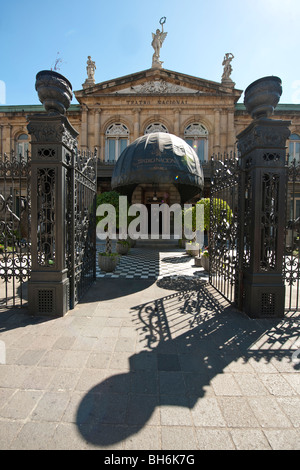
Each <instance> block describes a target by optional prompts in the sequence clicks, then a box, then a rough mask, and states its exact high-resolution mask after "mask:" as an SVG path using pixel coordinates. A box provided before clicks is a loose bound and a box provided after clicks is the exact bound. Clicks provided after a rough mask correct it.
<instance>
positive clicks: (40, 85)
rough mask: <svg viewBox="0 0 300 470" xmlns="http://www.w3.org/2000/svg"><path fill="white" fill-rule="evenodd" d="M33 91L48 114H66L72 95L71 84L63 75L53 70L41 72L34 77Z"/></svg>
mask: <svg viewBox="0 0 300 470" xmlns="http://www.w3.org/2000/svg"><path fill="white" fill-rule="evenodd" d="M35 89H36V91H37V93H38V97H39V100H40V102H41V103H42V104H43V106H44V108H45V109H46V111H48V113H55V114H58V113H59V114H65V113H66V110H67V109H68V108H69V106H70V104H71V100H72V97H73V94H72V85H71V83H70V82H69V80H67V79H66V78H65V77H64V76H63V75H61V74H60V73H57V72H54V71H53V70H42V71H41V72H38V74H37V75H36V82H35Z"/></svg>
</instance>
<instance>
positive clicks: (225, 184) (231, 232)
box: [209, 153, 240, 304]
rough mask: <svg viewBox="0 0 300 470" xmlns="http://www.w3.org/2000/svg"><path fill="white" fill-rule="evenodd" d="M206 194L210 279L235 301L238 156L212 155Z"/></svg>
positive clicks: (236, 295) (236, 292) (236, 280)
mask: <svg viewBox="0 0 300 470" xmlns="http://www.w3.org/2000/svg"><path fill="white" fill-rule="evenodd" d="M211 165H212V171H211V174H212V179H211V196H210V229H209V254H210V274H209V279H210V283H211V284H212V285H213V286H214V287H215V288H216V289H217V290H218V291H219V292H220V293H221V294H222V295H224V297H225V298H226V299H228V300H229V301H230V302H231V303H233V304H236V303H237V302H238V292H239V289H238V286H239V274H238V254H239V250H238V227H239V219H238V203H239V180H240V168H239V160H238V158H237V157H236V156H235V154H234V153H231V154H225V155H220V154H219V155H217V156H213V157H212V160H211Z"/></svg>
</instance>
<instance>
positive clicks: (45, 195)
mask: <svg viewBox="0 0 300 470" xmlns="http://www.w3.org/2000/svg"><path fill="white" fill-rule="evenodd" d="M27 129H28V132H29V134H30V135H31V155H32V157H31V234H32V238H31V261H32V272H31V279H30V281H29V282H28V305H29V313H30V314H32V315H50V316H63V315H64V314H65V313H66V312H67V311H68V310H69V279H68V272H67V171H68V167H70V166H71V165H72V161H73V155H74V150H75V148H76V146H77V136H78V133H77V131H76V130H75V129H74V128H73V127H72V126H71V124H70V122H69V121H68V119H67V118H66V117H65V116H63V115H61V114H52V115H51V114H48V115H45V114H36V115H33V116H31V117H30V118H29V124H28V126H27Z"/></svg>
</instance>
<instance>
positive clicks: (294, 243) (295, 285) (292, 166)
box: [283, 157, 300, 311]
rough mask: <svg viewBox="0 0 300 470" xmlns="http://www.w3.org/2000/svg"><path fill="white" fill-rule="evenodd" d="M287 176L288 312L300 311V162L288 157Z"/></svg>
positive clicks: (285, 275)
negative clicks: (290, 159)
mask: <svg viewBox="0 0 300 470" xmlns="http://www.w3.org/2000/svg"><path fill="white" fill-rule="evenodd" d="M287 176H288V177H287V192H286V194H287V201H286V204H287V223H286V237H285V256H284V263H283V272H284V279H285V292H286V295H285V307H286V310H288V311H300V161H296V160H295V159H293V160H292V161H289V157H287Z"/></svg>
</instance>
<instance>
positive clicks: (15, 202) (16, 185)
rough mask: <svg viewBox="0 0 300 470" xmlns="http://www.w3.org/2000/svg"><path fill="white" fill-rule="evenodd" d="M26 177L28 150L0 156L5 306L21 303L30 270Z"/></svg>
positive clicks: (0, 272) (0, 275) (0, 267)
mask: <svg viewBox="0 0 300 470" xmlns="http://www.w3.org/2000/svg"><path fill="white" fill-rule="evenodd" d="M30 179H31V164H30V157H29V153H28V152H27V154H26V156H25V157H24V156H23V155H16V154H15V153H14V152H12V153H11V155H10V156H8V155H7V154H4V155H3V157H2V156H0V284H1V292H4V297H3V293H2V294H1V298H0V304H4V305H6V306H10V305H13V306H15V305H22V304H23V302H24V298H23V285H24V283H25V281H27V280H28V279H29V278H30V273H31V254H30V217H31V198H30ZM2 288H3V291H2Z"/></svg>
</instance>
